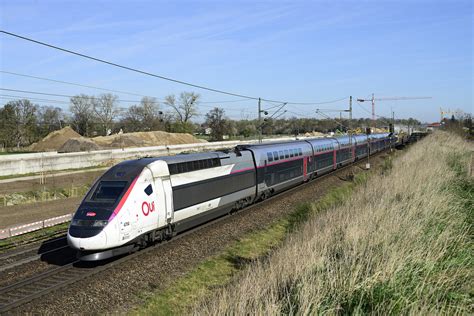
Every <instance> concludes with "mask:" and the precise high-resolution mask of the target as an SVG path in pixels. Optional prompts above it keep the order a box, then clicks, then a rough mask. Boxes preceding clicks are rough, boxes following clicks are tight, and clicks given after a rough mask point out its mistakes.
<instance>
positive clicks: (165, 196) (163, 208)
mask: <svg viewBox="0 0 474 316" xmlns="http://www.w3.org/2000/svg"><path fill="white" fill-rule="evenodd" d="M148 168H150V170H151V171H152V174H153V182H154V184H155V188H156V190H155V193H154V194H155V199H154V200H155V201H154V202H155V210H156V212H157V219H156V223H155V225H156V226H157V227H164V226H167V225H168V224H170V223H172V222H173V219H174V208H173V190H172V187H171V178H170V175H169V170H168V165H167V163H166V162H165V161H162V160H159V161H155V162H153V163H151V164H150V165H148Z"/></svg>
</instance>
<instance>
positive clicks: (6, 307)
mask: <svg viewBox="0 0 474 316" xmlns="http://www.w3.org/2000/svg"><path fill="white" fill-rule="evenodd" d="M383 153H386V151H383V152H380V153H377V154H375V155H373V156H374V157H375V156H379V155H381V154H383ZM362 163H365V160H359V161H357V162H355V163H354V164H349V165H347V166H345V167H342V168H340V169H338V170H336V171H334V172H330V173H328V174H325V175H322V176H319V177H318V179H322V178H325V177H331V176H336V177H338V176H339V175H340V173H342V172H344V171H347V170H348V169H349V168H352V167H353V166H356V165H359V164H362ZM309 183H310V184H311V183H312V184H315V182H314V181H311V182H309ZM302 185H305V184H302ZM300 186H301V185H298V186H296V187H293V188H291V189H289V190H286V191H285V192H282V193H280V194H278V195H275V196H271V197H270V198H268V199H266V200H264V201H262V202H258V203H256V204H253V205H251V206H249V207H247V208H245V209H243V210H240V211H239V212H249V211H251V210H252V209H254V208H255V207H259V206H261V205H263V204H267V203H271V202H272V201H273V200H274V199H276V198H281V197H283V196H285V195H287V194H289V193H291V192H294V191H295V190H298V189H299V188H300ZM226 218H228V216H223V217H220V218H218V219H216V220H213V221H211V222H208V223H206V224H204V225H201V226H198V227H195V228H193V229H190V230H188V231H186V232H184V233H181V234H179V235H177V236H176V237H174V238H173V239H172V240H170V241H163V242H161V243H158V244H155V245H153V246H150V247H148V248H145V249H143V250H141V251H137V252H133V253H131V254H129V255H126V256H123V257H119V258H115V259H114V258H112V259H109V260H106V261H104V262H99V263H95V262H92V263H90V262H87V263H86V262H80V261H78V260H74V261H72V262H70V263H68V264H65V265H63V266H59V267H57V268H54V269H51V270H48V271H46V272H43V273H41V274H38V275H34V276H31V277H28V278H26V279H24V280H22V281H20V282H17V283H14V284H11V285H8V286H5V287H3V288H0V313H2V314H3V313H6V312H8V311H11V310H12V309H14V308H16V307H18V306H21V305H23V304H25V303H28V302H30V301H32V300H34V299H37V298H39V297H41V296H43V295H45V294H48V293H50V292H52V291H55V290H58V289H60V288H63V287H65V286H68V285H70V284H72V283H75V282H77V281H80V280H83V279H85V278H88V277H91V276H93V275H95V274H97V273H99V272H101V271H104V270H106V269H110V268H112V267H114V266H117V265H120V264H122V263H123V262H126V261H128V260H132V259H134V258H136V257H138V256H141V255H143V254H145V253H148V252H150V251H153V250H155V249H156V248H158V247H162V246H163V245H166V244H168V243H169V242H172V241H173V240H176V239H179V238H182V237H184V236H186V235H188V234H192V233H194V232H196V231H198V230H201V229H205V228H206V227H208V226H210V225H215V224H216V223H218V222H219V221H222V220H224V219H226ZM63 238H64V237H63ZM67 248H68V247H67V246H58V247H56V248H55V247H53V248H52V249H49V250H48V252H47V253H50V252H53V251H61V250H64V249H67ZM21 252H23V253H28V250H26V249H25V250H23V251H19V254H18V255H20V253H21ZM41 255H44V253H43V254H36V255H33V256H30V257H29V258H28V260H30V261H33V260H37V259H38V257H37V256H40V257H41ZM14 256H15V254H10V258H14ZM6 257H7V258H8V256H6ZM33 258H36V259H33ZM3 259H5V258H3ZM1 260H2V257H1V256H0V262H1ZM22 260H27V259H22ZM13 264H15V263H10V267H13ZM18 265H20V264H17V265H16V266H18ZM3 267H5V266H0V271H1V269H2V268H3Z"/></svg>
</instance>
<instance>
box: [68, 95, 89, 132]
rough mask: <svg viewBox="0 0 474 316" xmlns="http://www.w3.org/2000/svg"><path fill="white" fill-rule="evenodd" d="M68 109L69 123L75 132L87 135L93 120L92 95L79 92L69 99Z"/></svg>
mask: <svg viewBox="0 0 474 316" xmlns="http://www.w3.org/2000/svg"><path fill="white" fill-rule="evenodd" d="M70 102H71V105H70V106H69V111H70V112H71V114H72V118H71V123H72V126H73V127H74V129H75V130H76V132H78V133H79V134H81V135H83V136H89V135H90V132H91V127H92V123H93V120H94V110H93V97H91V96H88V95H85V94H81V95H76V96H73V97H72V98H71V100H70Z"/></svg>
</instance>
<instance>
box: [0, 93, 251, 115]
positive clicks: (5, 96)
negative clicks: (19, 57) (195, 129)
mask: <svg viewBox="0 0 474 316" xmlns="http://www.w3.org/2000/svg"><path fill="white" fill-rule="evenodd" d="M0 99H6V100H20V99H27V100H30V101H36V102H46V103H57V104H65V105H68V104H71V103H70V102H68V101H62V100H53V99H44V98H32V97H29V96H21V95H9V94H0ZM119 103H120V100H119ZM197 106H198V107H205V108H210V109H213V108H215V107H214V106H207V105H201V104H198V105H197ZM121 110H123V111H124V110H125V109H124V108H121ZM224 110H225V111H228V112H239V113H242V112H249V109H248V108H240V109H234V108H231V109H224Z"/></svg>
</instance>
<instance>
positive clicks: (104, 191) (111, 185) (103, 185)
mask: <svg viewBox="0 0 474 316" xmlns="http://www.w3.org/2000/svg"><path fill="white" fill-rule="evenodd" d="M126 186H127V181H100V182H99V185H97V188H96V189H95V191H94V193H93V194H92V196H91V197H90V200H91V201H95V202H107V203H109V204H114V203H115V201H117V199H118V198H119V197H120V195H121V194H122V192H123V191H124V190H125V187H126Z"/></svg>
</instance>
